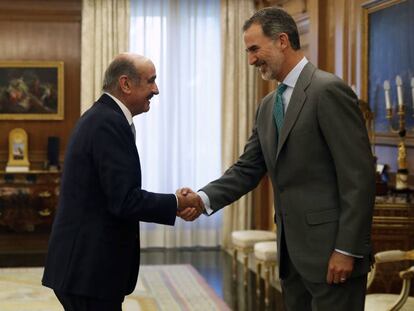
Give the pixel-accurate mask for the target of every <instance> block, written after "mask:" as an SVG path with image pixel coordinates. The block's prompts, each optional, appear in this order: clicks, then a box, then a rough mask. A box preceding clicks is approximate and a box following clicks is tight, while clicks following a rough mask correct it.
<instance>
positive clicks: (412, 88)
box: [411, 77, 414, 110]
mask: <svg viewBox="0 0 414 311" xmlns="http://www.w3.org/2000/svg"><path fill="white" fill-rule="evenodd" d="M411 95H412V96H413V110H414V77H413V78H411Z"/></svg>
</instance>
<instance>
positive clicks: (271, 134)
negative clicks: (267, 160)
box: [263, 92, 277, 166]
mask: <svg viewBox="0 0 414 311" xmlns="http://www.w3.org/2000/svg"><path fill="white" fill-rule="evenodd" d="M275 100H276V92H273V94H272V96H271V97H270V98H269V100H268V102H267V103H263V104H264V105H263V106H264V107H266V109H265V111H264V115H265V116H268V118H269V119H268V120H269V122H270V124H269V126H268V127H267V128H268V130H267V132H266V137H267V141H268V142H270V143H268V144H267V146H268V147H269V151H270V154H271V158H272V159H273V163H272V164H273V166H274V165H275V163H274V161H275V160H276V152H277V144H275V143H272V142H277V136H276V133H277V129H276V124H275V122H274V119H273V107H274V103H275Z"/></svg>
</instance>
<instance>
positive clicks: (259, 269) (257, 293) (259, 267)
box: [256, 262, 262, 297]
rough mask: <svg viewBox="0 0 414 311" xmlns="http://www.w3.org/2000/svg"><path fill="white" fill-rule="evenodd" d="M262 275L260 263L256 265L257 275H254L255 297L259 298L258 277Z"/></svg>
mask: <svg viewBox="0 0 414 311" xmlns="http://www.w3.org/2000/svg"><path fill="white" fill-rule="evenodd" d="M261 274H262V264H261V263H260V262H258V263H257V274H256V295H257V297H259V296H260V277H261Z"/></svg>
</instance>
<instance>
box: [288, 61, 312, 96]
mask: <svg viewBox="0 0 414 311" xmlns="http://www.w3.org/2000/svg"><path fill="white" fill-rule="evenodd" d="M308 62H309V61H308V59H307V58H306V57H303V58H302V59H301V60H300V62H299V63H297V64H296V66H295V67H294V68H293V69H292V70H291V71H290V72H289V73H288V75H287V76H286V78H285V79H284V80H283V82H282V83H283V84H286V85H287V86H289V87H291V88H294V87H295V85H296V82H297V81H298V79H299V76H300V73H301V72H302V70H303V68H304V67H305V65H306V64H307V63H308Z"/></svg>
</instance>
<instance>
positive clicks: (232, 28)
mask: <svg viewBox="0 0 414 311" xmlns="http://www.w3.org/2000/svg"><path fill="white" fill-rule="evenodd" d="M221 5H222V7H221V14H222V46H223V51H224V55H223V59H222V70H223V73H222V81H223V82H222V106H223V108H222V128H223V133H222V150H223V169H224V170H225V169H227V168H228V167H229V166H230V165H232V164H233V163H234V161H235V160H236V159H237V158H238V157H239V155H240V154H241V153H242V152H243V149H244V145H245V143H246V141H247V138H248V137H249V136H250V134H251V130H252V126H253V122H254V118H255V113H256V107H257V106H256V89H257V78H256V73H255V70H254V68H253V67H252V66H249V64H248V62H247V54H246V52H245V46H244V42H243V31H242V27H243V24H244V22H245V21H246V20H247V19H248V18H249V17H250V16H251V15H252V14H253V12H254V1H252V0H222V3H221ZM252 203H253V199H252V194H251V193H250V194H248V195H246V196H244V197H242V198H241V199H240V200H238V201H237V202H235V203H234V204H232V205H231V206H229V207H226V208H225V209H224V216H223V241H222V245H223V246H224V247H225V248H227V247H228V246H230V237H231V232H232V231H234V230H242V229H248V228H251V226H252V218H253V217H252V205H253V204H252Z"/></svg>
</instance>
